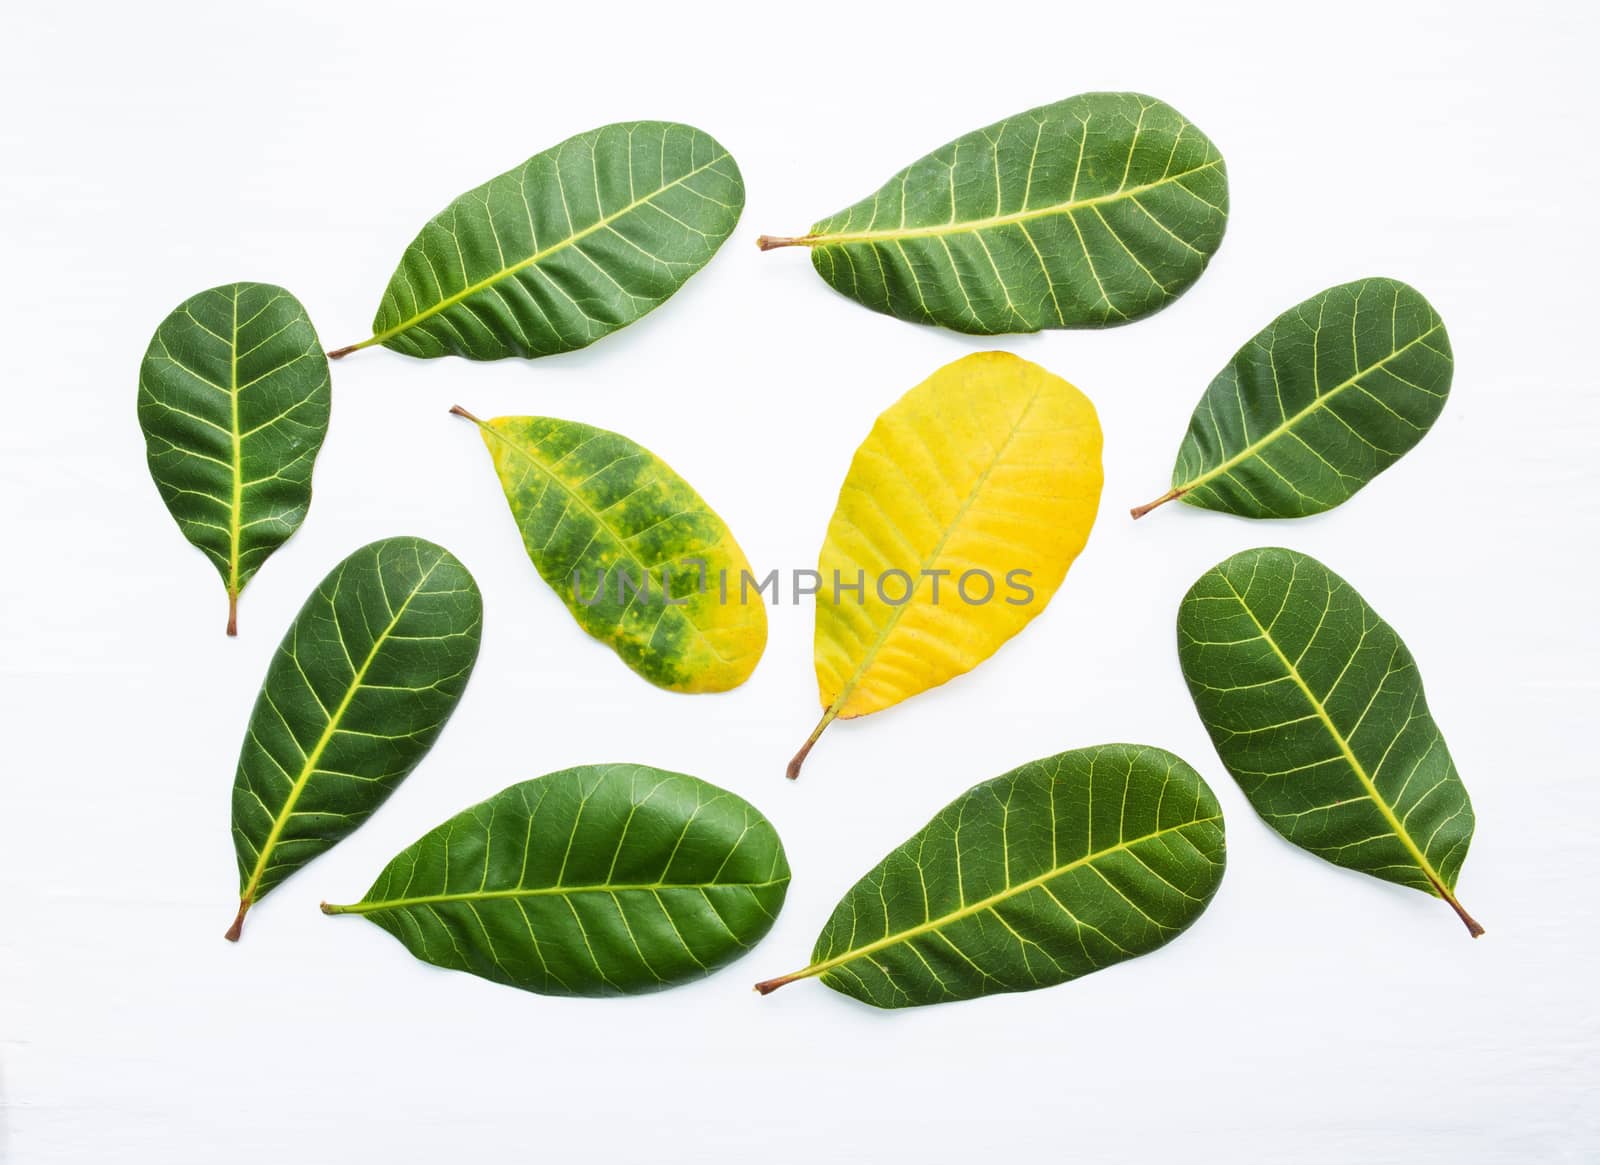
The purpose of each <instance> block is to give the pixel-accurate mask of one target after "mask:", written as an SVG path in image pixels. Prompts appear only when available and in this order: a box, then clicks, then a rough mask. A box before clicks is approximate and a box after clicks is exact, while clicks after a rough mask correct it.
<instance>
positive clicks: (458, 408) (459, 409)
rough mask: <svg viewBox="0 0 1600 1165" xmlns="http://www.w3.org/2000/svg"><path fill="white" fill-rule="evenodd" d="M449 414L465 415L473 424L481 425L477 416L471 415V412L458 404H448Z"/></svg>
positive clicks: (455, 415)
mask: <svg viewBox="0 0 1600 1165" xmlns="http://www.w3.org/2000/svg"><path fill="white" fill-rule="evenodd" d="M450 415H451V416H452V417H466V418H467V420H469V421H471V422H472V423H473V424H474V425H482V424H483V422H482V421H480V420H479V419H478V418H477V417H475V416H473V415H472V414H471V413H469V412H467V410H466V409H464V408H462V407H461V406H460V405H451V406H450Z"/></svg>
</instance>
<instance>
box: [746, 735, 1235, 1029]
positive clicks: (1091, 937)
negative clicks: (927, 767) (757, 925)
mask: <svg viewBox="0 0 1600 1165" xmlns="http://www.w3.org/2000/svg"><path fill="white" fill-rule="evenodd" d="M1097 803H1098V806H1099V808H1098V809H1097V808H1096V806H1097ZM1113 806H1114V807H1115V809H1116V815H1115V816H1114V817H1113V816H1112V815H1111V813H1110V807H1113ZM964 829H965V830H967V831H968V834H969V835H970V834H973V833H976V834H977V839H976V840H966V839H963V837H962V831H963V830H964ZM1169 841H1170V842H1172V844H1171V845H1170V846H1169V845H1168V844H1167V843H1168V842H1169ZM1178 841H1181V842H1182V845H1181V847H1180V846H1179V845H1177V842H1178ZM1225 864H1226V842H1225V836H1224V832H1223V824H1222V810H1221V807H1220V806H1219V805H1218V804H1217V801H1216V798H1215V797H1214V796H1213V795H1212V793H1211V790H1210V789H1209V788H1208V787H1207V786H1206V784H1205V781H1204V780H1203V779H1202V778H1201V777H1200V775H1199V774H1198V773H1196V772H1195V771H1194V770H1193V769H1192V768H1190V767H1189V766H1188V765H1187V764H1185V763H1184V762H1183V761H1182V760H1180V759H1179V758H1178V757H1176V756H1173V755H1172V754H1171V753H1168V752H1165V751H1164V750H1162V749H1156V748H1148V747H1143V746H1139V745H1126V744H1112V745H1102V746H1100V747H1098V748H1087V749H1077V750H1074V751H1070V752H1064V753H1059V754H1057V755H1056V756H1052V757H1045V758H1043V759H1041V760H1037V761H1031V762H1029V763H1028V764H1025V765H1022V766H1020V767H1018V768H1016V769H1013V770H1012V771H1011V772H1009V773H1006V774H1004V775H1002V776H999V777H995V778H993V779H992V780H989V781H985V782H983V783H981V784H979V785H976V786H974V787H973V788H971V789H969V790H967V792H965V793H963V794H962V795H961V796H960V797H958V798H956V800H954V801H953V802H951V803H950V804H949V805H947V806H946V807H945V808H944V809H943V810H941V811H940V812H939V813H938V814H937V815H935V817H934V818H933V820H932V821H930V822H929V823H928V825H927V826H925V827H924V828H923V829H921V830H919V831H918V832H917V833H916V834H914V835H913V836H912V837H911V838H910V839H908V840H907V841H906V842H904V843H903V844H902V845H900V846H899V847H897V848H896V849H895V850H894V851H892V852H891V853H890V854H889V855H888V857H886V858H885V859H884V860H883V861H882V862H880V863H879V864H878V865H877V867H875V868H874V869H873V870H872V871H871V872H869V873H868V874H867V875H866V876H865V877H864V878H862V879H861V881H859V882H858V883H857V884H856V885H855V886H854V887H852V889H851V890H850V891H849V892H847V893H846V895H845V897H844V898H843V899H842V900H841V901H840V903H839V905H838V907H836V908H835V910H834V912H833V915H832V916H831V917H830V918H829V919H828V922H827V923H826V924H825V925H824V927H823V929H822V932H821V934H820V935H819V936H818V939H817V944H816V947H815V948H814V949H813V951H812V962H811V964H810V965H809V966H808V967H806V968H804V969H803V970H801V971H798V972H795V973H794V974H792V975H785V976H782V977H780V978H778V979H772V980H767V981H766V982H764V983H761V984H758V985H757V990H759V991H761V992H762V993H763V994H767V993H770V992H771V991H773V990H776V989H777V988H778V987H780V986H783V985H784V984H785V983H789V982H793V981H795V980H797V979H801V978H810V977H818V978H820V979H821V980H822V982H823V983H825V984H827V985H828V986H829V987H832V988H833V989H834V990H836V991H839V992H840V993H842V994H845V995H850V996H851V997H853V998H855V999H858V1000H861V1001H862V1002H864V1003H869V1004H871V1005H873V1006H875V1007H906V1006H921V1005H925V1004H931V1003H941V1002H953V1001H956V1000H962V999H972V998H977V997H979V996H982V995H989V994H996V993H1003V992H1010V991H1025V990H1033V989H1035V988H1038V987H1047V986H1054V985H1055V984H1058V983H1064V982H1067V981H1069V980H1071V979H1074V978H1078V977H1080V976H1081V975H1085V974H1089V973H1091V972H1093V971H1095V970H1099V969H1101V968H1103V967H1106V966H1110V965H1112V964H1114V963H1117V962H1121V961H1123V960H1124V959H1128V958H1133V957H1136V956H1137V955H1140V954H1145V953H1148V952H1149V951H1152V950H1155V949H1157V948H1158V947H1160V946H1163V945H1165V944H1166V943H1167V942H1170V941H1171V940H1172V939H1173V938H1175V937H1177V935H1178V934H1181V933H1182V932H1183V931H1184V930H1185V929H1187V928H1188V927H1189V926H1190V925H1192V924H1193V922H1194V921H1195V920H1196V919H1197V918H1198V917H1199V915H1200V914H1201V913H1202V912H1203V911H1204V909H1205V907H1206V906H1207V905H1208V904H1209V902H1210V900H1211V897H1212V896H1213V895H1214V894H1215V893H1216V889H1217V887H1218V885H1219V884H1220V882H1221V878H1222V873H1223V868H1224V866H1225ZM1002 908H1004V910H1005V911H1006V913H1002Z"/></svg>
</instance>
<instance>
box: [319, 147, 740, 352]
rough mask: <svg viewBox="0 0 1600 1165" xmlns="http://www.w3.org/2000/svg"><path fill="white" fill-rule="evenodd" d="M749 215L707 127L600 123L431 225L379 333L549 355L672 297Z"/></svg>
mask: <svg viewBox="0 0 1600 1165" xmlns="http://www.w3.org/2000/svg"><path fill="white" fill-rule="evenodd" d="M743 210H744V179H743V178H742V177H741V176H740V174H739V167H738V166H737V165H735V164H734V161H733V157H732V155H730V154H729V153H728V151H727V150H725V149H723V148H722V146H721V145H719V144H718V143H717V141H716V140H715V139H714V138H712V137H711V136H710V135H709V134H705V133H702V132H701V131H700V130H697V129H694V128H692V127H690V126H687V125H676V124H674V123H672V122H667V121H628V122H620V123H618V124H616V125H606V126H601V127H600V128H599V129H596V130H591V131H589V132H588V133H582V134H579V135H578V136H576V137H572V138H568V139H567V140H566V141H564V142H562V143H561V144H560V145H558V146H556V147H554V148H553V149H549V150H545V151H544V152H543V153H539V154H535V155H534V156H533V157H531V158H529V159H528V160H527V161H526V162H524V163H523V164H522V165H520V166H518V167H516V168H515V169H514V170H508V171H507V172H506V173H504V174H501V175H500V176H499V177H497V178H492V179H490V180H489V181H488V182H486V183H484V184H483V185H482V186H479V187H477V188H476V189H474V190H469V191H467V193H465V194H463V195H462V196H461V197H460V198H458V199H456V200H455V201H454V202H452V203H451V204H450V205H449V206H447V207H445V208H444V210H443V211H441V212H440V213H439V214H438V215H436V216H434V218H433V219H432V220H430V221H429V223H428V225H427V226H425V227H423V228H422V233H421V234H419V235H418V236H417V237H416V239H415V240H414V241H413V242H412V244H411V245H410V246H409V247H407V248H406V252H405V254H404V255H403V256H402V257H401V259H400V266H399V268H398V269H397V270H396V271H395V273H394V277H393V278H391V279H390V280H389V288H388V290H387V291H385V292H384V295H383V303H382V304H381V305H379V307H378V314H377V317H376V318H375V319H374V320H373V321H372V332H373V334H372V338H371V339H368V340H364V341H362V342H361V343H359V344H352V345H350V346H349V347H348V348H341V349H339V350H338V351H337V352H331V353H329V355H330V356H333V357H336V358H337V357H339V356H343V355H346V354H347V353H349V352H353V351H355V350H356V349H358V348H366V347H368V346H370V345H372V344H382V345H383V346H384V347H386V348H393V349H394V350H395V351H396V352H404V353H405V354H406V355H408V356H449V355H455V356H465V357H467V358H468V359H471V360H499V359H502V358H504V357H507V356H529V357H531V356H549V355H551V354H552V353H555V352H570V351H571V350H572V349H574V348H582V347H585V346H587V345H589V344H592V343H594V342H595V341H596V340H598V339H599V338H600V337H601V336H604V335H607V334H609V333H611V332H614V331H616V330H617V329H618V328H620V327H623V326H624V325H626V324H631V323H632V322H633V321H634V320H636V319H638V318H639V317H640V316H642V315H644V314H645V313H646V312H648V311H650V310H652V309H653V308H656V307H659V306H660V305H661V304H662V303H664V302H665V301H666V300H667V298H668V297H669V296H671V295H672V293H673V292H675V291H677V290H678V288H680V287H682V286H683V285H684V283H685V282H686V281H687V280H688V278H689V277H690V276H691V275H693V274H694V273H695V272H696V271H698V270H700V268H702V267H704V266H705V265H706V263H707V262H709V261H710V259H711V256H712V255H714V254H715V253H716V251H717V248H718V247H720V246H721V245H722V244H723V242H724V241H725V240H726V239H727V237H728V236H729V235H730V234H732V233H733V228H734V226H735V225H736V224H737V223H738V221H739V215H740V212H742V211H743Z"/></svg>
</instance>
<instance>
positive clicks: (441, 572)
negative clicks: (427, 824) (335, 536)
mask: <svg viewBox="0 0 1600 1165" xmlns="http://www.w3.org/2000/svg"><path fill="white" fill-rule="evenodd" d="M482 627H483V602H482V599H481V598H480V597H479V595H478V584H477V583H475V582H474V581H473V579H472V576H471V575H470V574H468V573H467V568H466V567H464V566H462V565H461V563H460V562H458V561H457V560H456V558H455V556H454V555H452V554H451V553H450V552H449V551H448V550H445V549H444V548H443V547H441V546H435V545H434V544H433V543H431V542H425V541H423V540H422V539H421V538H385V539H383V540H382V541H379V542H373V543H371V544H370V545H367V546H363V547H362V548H361V549H360V550H357V551H356V552H355V553H354V554H352V555H350V557H348V558H346V559H345V560H344V561H343V562H341V563H340V564H339V565H338V566H336V567H334V568H333V571H332V572H331V573H330V574H329V575H328V577H327V578H325V579H323V580H322V582H321V583H320V584H319V585H318V587H317V589H316V590H315V591H313V592H312V594H311V597H310V598H309V599H307V600H306V602H305V606H303V607H301V608H300V613H299V614H298V615H296V616H295V619H294V622H293V623H291V624H290V625H289V630H288V633H287V634H285V635H284V637H283V642H282V643H280V644H278V650H277V652H276V653H275V654H274V655H273V657H272V663H271V664H269V665H268V667H267V677H266V679H265V680H264V681H263V682H262V684H261V695H260V696H259V697H258V698H257V700H256V706H255V710H254V711H253V712H252V713H251V714H250V724H249V727H248V728H246V729H245V737H244V747H243V748H242V749H241V750H240V753H239V769H238V773H237V774H236V775H235V777H234V782H233V844H234V850H235V851H236V853H237V855H238V859H239V914H238V917H237V918H235V919H234V920H233V926H232V928H231V929H230V930H229V931H228V935H227V937H228V938H229V939H233V940H237V939H238V937H239V931H240V929H241V928H242V927H243V925H244V916H245V912H246V911H248V910H249V909H250V907H251V906H252V905H253V904H254V903H256V902H259V901H260V900H261V899H262V898H263V897H264V896H265V895H266V894H267V892H268V891H269V890H271V889H272V888H273V887H274V886H276V885H277V884H278V883H279V882H281V881H283V880H284V879H285V878H287V877H288V876H289V875H290V874H292V873H294V872H295V871H296V870H298V869H299V868H300V867H301V866H303V865H305V864H306V863H307V862H309V861H310V860H311V859H312V858H314V857H316V856H317V855H318V854H320V853H322V852H323V851H324V850H326V849H329V848H330V847H331V846H333V844H334V843H335V842H338V841H340V840H341V839H343V838H345V837H348V836H349V835H350V834H351V833H353V832H354V831H355V829H356V827H357V826H359V825H360V824H361V823H362V822H363V821H365V820H366V819H367V818H368V817H370V816H372V814H373V812H374V811H376V810H377V808H378V806H379V805H382V804H383V803H384V801H386V800H387V799H388V797H389V794H390V793H392V792H394V791H395V789H396V788H397V787H398V786H399V784H400V782H401V781H403V780H405V778H406V777H407V776H408V775H409V774H410V772H411V770H412V769H414V768H416V767H417V764H418V762H420V761H421V760H422V758H423V757H424V756H426V755H427V752H428V749H430V748H432V747H433V742H434V740H435V739H437V737H438V735H439V732H440V730H441V729H443V728H444V724H445V721H446V720H448V719H449V718H450V713H452V712H453V711H455V706H456V701H457V700H459V699H460V698H461V692H462V690H463V689H464V688H465V687H466V686H467V677H468V676H470V675H471V674H472V665H473V664H474V663H476V662H477V659H478V637H479V634H480V632H481V630H482Z"/></svg>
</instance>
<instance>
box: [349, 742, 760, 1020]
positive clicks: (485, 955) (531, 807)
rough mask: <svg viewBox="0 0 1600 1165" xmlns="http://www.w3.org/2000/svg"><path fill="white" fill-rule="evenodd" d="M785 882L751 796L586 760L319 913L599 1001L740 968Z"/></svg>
mask: <svg viewBox="0 0 1600 1165" xmlns="http://www.w3.org/2000/svg"><path fill="white" fill-rule="evenodd" d="M497 831H498V832H497ZM497 846H498V848H499V852H500V853H501V855H502V856H501V858H500V860H499V861H498V862H497V861H496V859H495V852H496V847H497ZM419 880H420V883H421V888H422V890H424V891H425V893H422V894H419V893H417V890H418V886H419ZM788 883H789V866H788V860H787V858H786V856H785V855H784V852H783V844H782V842H781V841H780V840H779V838H778V835H777V832H776V830H774V829H773V828H772V825H771V823H770V822H769V821H767V819H766V818H765V817H763V816H762V815H761V813H760V812H759V811H758V810H757V809H756V808H755V807H754V806H752V805H751V804H750V803H749V802H747V801H745V800H744V799H743V798H741V797H738V796H736V795H735V794H733V793H730V792H728V791H727V790H725V789H719V788H717V787H716V786H714V785H711V784H709V783H707V782H705V781H702V780H700V779H698V778H696V777H691V776H688V775H686V774H683V773H673V772H668V771H666V770H663V769H656V768H652V767H650V766H648V765H582V766H578V767H576V768H571V769H564V770H561V771H560V772H556V773H550V774H547V775H546V776H543V777H538V778H535V779H534V780H531V781H524V782H522V783H520V784H517V785H512V786H510V787H509V788H507V789H504V790H502V791H501V792H500V793H497V794H496V795H495V796H493V797H491V798H489V799H488V800H487V801H484V802H482V803H480V804H478V805H475V806H473V807H471V808H469V809H467V810H465V811H463V812H462V813H459V814H457V815H456V816H455V817H453V818H451V819H450V820H449V821H446V822H444V823H443V824H441V825H440V826H438V827H436V828H435V829H434V830H432V831H431V832H430V833H428V834H427V835H425V836H424V837H422V838H421V839H419V840H418V841H417V842H416V843H414V844H413V845H411V846H409V847H408V848H407V849H405V850H403V851H402V852H401V853H400V854H398V855H396V857H395V858H394V860H393V861H391V862H390V863H389V865H388V866H387V867H386V868H385V869H384V871H383V872H382V873H381V874H380V875H379V876H378V879H377V881H376V882H374V883H373V886H372V888H371V889H370V890H369V891H368V892H367V894H366V895H365V896H364V897H363V899H362V901H361V902H359V903H356V904H353V905H351V906H324V908H323V909H324V910H325V911H326V912H328V913H334V914H342V913H354V914H361V915H364V916H365V917H367V918H368V919H369V921H372V922H374V923H375V924H377V925H379V926H381V927H383V929H385V930H386V931H388V932H389V933H390V934H392V935H393V936H394V937H395V938H397V939H399V940H400V942H401V943H402V944H403V945H404V946H405V947H406V949H407V950H409V951H411V953H412V954H413V955H415V956H416V957H417V958H419V959H422V960H423V961H424V962H429V963H432V964H434V965H435V966H441V967H445V968H447V969H450V970H458V971H466V972H468V973H471V974H476V975H479V976H480V977H482V978H486V979H490V980H491V981H494V982H498V983H504V984H507V985H509V986H514V987H519V988H522V989H523V990H528V991H534V992H538V993H541V994H551V995H579V996H606V995H621V994H636V993H639V992H642V991H653V990H660V989H664V988H667V987H671V986H675V985H677V984H679V983H683V982H688V981H690V980H693V979H698V978H700V977H702V976H704V975H707V974H710V973H711V972H713V971H714V970H716V969H717V968H719V967H721V966H723V965H725V964H726V963H729V962H732V961H733V960H734V959H736V958H738V957H739V956H740V955H742V954H743V953H744V952H745V951H746V950H748V949H749V948H750V947H752V946H754V945H755V943H756V942H758V941H760V939H761V938H762V936H764V935H765V934H766V932H767V931H768V929H770V927H771V925H772V923H773V921H774V920H775V919H776V917H777V914H778V911H779V910H780V909H781V908H782V905H783V900H784V897H785V895H786V893H787V889H788ZM513 906H514V907H515V910H514V911H513ZM630 908H631V913H630Z"/></svg>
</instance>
